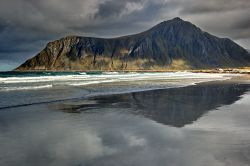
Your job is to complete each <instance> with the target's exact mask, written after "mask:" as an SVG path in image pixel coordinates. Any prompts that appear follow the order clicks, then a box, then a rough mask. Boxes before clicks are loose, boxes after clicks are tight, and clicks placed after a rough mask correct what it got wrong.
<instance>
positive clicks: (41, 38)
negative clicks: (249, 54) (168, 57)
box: [0, 0, 250, 70]
mask: <svg viewBox="0 0 250 166" xmlns="http://www.w3.org/2000/svg"><path fill="white" fill-rule="evenodd" d="M174 17H180V18H182V19H184V20H187V21H190V22H192V23H193V24H196V25H197V26H199V27H200V28H201V29H203V30H204V31H207V32H209V33H212V34H214V35H217V36H219V37H228V38H231V39H232V40H234V41H235V42H237V43H238V44H240V45H241V46H243V47H244V48H250V0H1V1H0V70H6V69H11V68H14V67H16V66H17V65H19V64H20V63H22V62H23V61H25V60H26V59H27V58H30V57H32V56H34V55H35V54H37V53H38V52H39V51H41V50H42V49H43V48H44V47H45V45H46V44H47V42H48V41H51V40H55V39H58V38H61V37H64V36H67V35H81V36H95V37H97V36H98V37H115V36H120V35H126V34H132V33H137V32H141V31H143V30H146V29H148V28H150V27H152V26H154V25H156V24H158V23H159V22H162V21H165V20H169V19H172V18H174Z"/></svg>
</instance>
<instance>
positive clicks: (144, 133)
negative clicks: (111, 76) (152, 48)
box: [0, 76, 250, 166]
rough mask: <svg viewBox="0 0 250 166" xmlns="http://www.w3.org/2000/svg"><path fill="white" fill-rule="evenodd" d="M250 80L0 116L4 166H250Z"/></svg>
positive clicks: (70, 102)
mask: <svg viewBox="0 0 250 166" xmlns="http://www.w3.org/2000/svg"><path fill="white" fill-rule="evenodd" d="M248 78H249V76H244V77H235V78H233V79H231V80H227V81H214V82H207V83H200V84H198V85H193V86H188V87H182V88H172V89H161V90H151V91H144V92H133V93H125V94H115V95H104V96H96V97H91V98H88V99H81V98H79V99H77V98H76V99H72V100H67V101H61V102H53V103H44V104H39V105H36V104H35V105H28V106H22V107H14V108H9V109H6V110H1V111H0V147H1V148H0V165H1V166H5V165H6V166H7V165H18V166H30V165H32V166H33V165H38V166H39V165H41V166H44V165H51V166H57V165H60V166H61V165H65V166H69V165H76V166H79V165H82V166H85V165H95V166H99V165H100V166H117V165H119V166H154V165H157V166H166V165H169V166H249V163H250V157H249V156H250V129H249V128H250V111H249V108H250V92H249V88H250V84H249V79H248Z"/></svg>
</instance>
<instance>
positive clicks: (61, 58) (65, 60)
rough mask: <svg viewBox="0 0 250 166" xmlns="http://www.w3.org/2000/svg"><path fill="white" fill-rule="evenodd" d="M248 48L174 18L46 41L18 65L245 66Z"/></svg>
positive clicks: (86, 67)
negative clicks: (113, 33)
mask: <svg viewBox="0 0 250 166" xmlns="http://www.w3.org/2000/svg"><path fill="white" fill-rule="evenodd" d="M249 65H250V54H249V53H248V52H247V51H246V50H245V49H244V48H242V47H241V46H239V45H237V44H236V43H234V42H233V41H232V40H230V39H227V38H218V37H216V36H213V35H211V34H209V33H207V32H204V31H202V30H201V29H200V28H198V27H196V26H195V25H193V24H191V23H190V22H187V21H183V20H182V19H180V18H174V19H172V20H169V21H164V22H162V23H160V24H158V25H156V26H154V27H153V28H151V29H149V30H147V31H145V32H142V33H139V34H135V35H129V36H123V37H118V38H111V39H105V38H93V37H80V36H68V37H65V38H62V39H60V40H56V41H53V42H50V43H48V44H47V46H46V47H45V48H44V49H43V50H42V51H41V52H40V53H39V54H38V55H36V56H35V57H33V58H31V59H29V60H27V61H26V62H25V63H24V64H22V65H21V66H19V67H18V68H17V69H16V70H158V69H160V70H161V69H200V68H215V67H221V68H225V67H242V66H249Z"/></svg>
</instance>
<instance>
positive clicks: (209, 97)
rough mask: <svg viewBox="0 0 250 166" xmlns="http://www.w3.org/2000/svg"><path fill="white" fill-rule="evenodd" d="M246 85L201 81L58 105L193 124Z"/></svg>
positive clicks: (233, 98) (70, 109)
mask: <svg viewBox="0 0 250 166" xmlns="http://www.w3.org/2000/svg"><path fill="white" fill-rule="evenodd" d="M248 88H249V85H244V84H220V83H213V84H209V83H208V84H200V85H196V86H188V87H183V88H174V89H164V90H152V91H144V92H135V93H128V94H119V95H108V96H99V97H93V98H90V99H88V100H84V101H81V102H79V101H78V102H72V103H68V104H61V105H58V106H57V108H59V109H61V110H63V111H65V112H70V113H81V112H82V111H88V110H91V109H102V108H121V107H122V108H124V107H125V108H131V109H129V110H130V111H131V110H132V111H131V112H132V113H134V114H139V115H143V116H144V117H147V118H150V119H152V120H154V121H156V122H158V123H162V124H165V125H170V126H174V127H183V126H184V125H186V124H190V123H192V122H194V121H196V120H197V119H199V118H200V117H202V116H203V115H204V114H205V113H207V112H208V111H210V110H214V109H216V108H218V107H220V106H223V105H230V104H232V103H234V102H235V101H237V100H239V99H240V97H241V95H243V94H244V93H245V92H247V90H248Z"/></svg>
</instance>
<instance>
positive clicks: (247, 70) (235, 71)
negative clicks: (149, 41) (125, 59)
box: [10, 67, 250, 74]
mask: <svg viewBox="0 0 250 166" xmlns="http://www.w3.org/2000/svg"><path fill="white" fill-rule="evenodd" d="M10 72H11V71H10ZM13 72H89V73H95V72H193V73H231V74H250V67H244V68H216V69H187V70H175V69H163V70H13Z"/></svg>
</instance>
